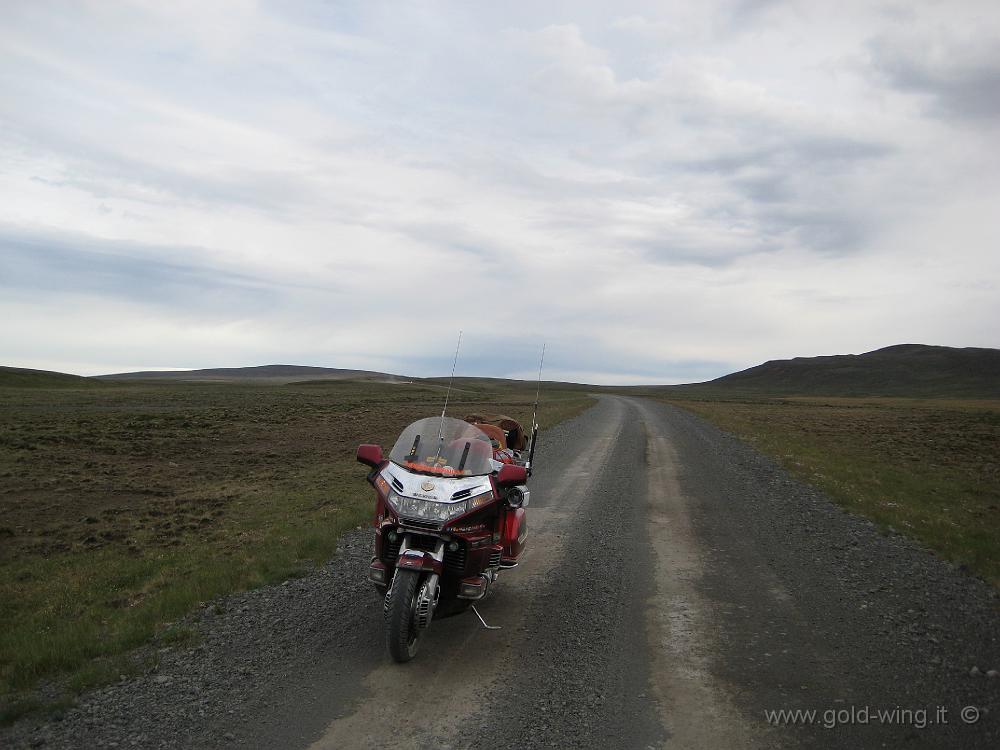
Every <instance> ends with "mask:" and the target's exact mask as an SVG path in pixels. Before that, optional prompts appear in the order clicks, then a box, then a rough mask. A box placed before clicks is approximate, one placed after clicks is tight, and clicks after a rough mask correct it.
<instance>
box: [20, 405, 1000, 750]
mask: <svg viewBox="0 0 1000 750" xmlns="http://www.w3.org/2000/svg"><path fill="white" fill-rule="evenodd" d="M537 463H538V466H539V470H538V473H537V474H536V476H535V478H534V479H533V480H532V505H531V507H530V509H529V514H530V515H529V523H530V532H531V540H530V545H531V546H530V552H529V553H527V555H526V558H525V559H524V561H523V563H522V565H521V567H520V568H518V569H517V570H515V571H511V572H509V573H508V574H505V576H504V577H503V578H502V579H501V585H500V586H499V587H498V589H497V591H496V592H495V594H494V595H493V596H492V597H491V598H490V599H489V600H487V601H486V602H484V603H483V604H482V606H481V607H480V611H481V612H482V614H483V616H484V617H485V618H486V620H487V621H488V622H490V623H491V624H494V625H500V626H502V628H503V629H502V630H499V631H486V630H483V629H482V628H481V627H480V626H479V625H478V622H477V621H476V620H475V619H474V616H473V615H472V614H471V613H469V614H467V615H461V616H459V617H454V618H449V619H445V620H442V621H439V622H436V623H435V624H434V625H433V626H432V628H431V629H430V631H429V632H428V635H427V637H426V639H425V641H424V643H423V644H422V646H421V653H420V655H419V656H418V657H417V659H416V660H415V661H414V662H412V663H410V664H408V665H403V666H399V665H395V664H392V663H390V662H389V661H388V658H387V657H386V655H385V654H384V646H383V642H382V631H381V622H380V609H379V603H378V601H377V600H376V598H375V596H374V594H373V592H371V591H370V590H369V588H368V585H367V584H366V583H365V582H364V580H363V577H364V573H365V568H366V566H367V560H368V549H369V541H368V533H369V532H358V533H356V534H352V535H351V536H350V538H348V539H346V540H345V542H344V549H343V554H342V555H341V556H340V557H339V558H338V559H337V560H335V561H332V562H331V563H330V564H329V565H327V566H326V567H324V568H323V570H321V571H319V572H318V573H317V574H315V575H313V576H311V577H309V578H306V579H303V580H300V581H295V582H291V583H289V584H287V585H285V586H279V587H275V588H272V589H268V590H263V591H257V592H252V593H250V594H245V595H241V596H238V597H232V598H231V599H229V600H227V601H226V602H225V603H224V604H223V606H222V607H221V608H220V609H221V610H223V611H222V612H221V613H215V611H214V609H209V610H206V611H205V612H203V613H202V614H201V616H199V617H198V618H195V622H196V623H197V624H198V627H199V628H200V629H202V631H203V632H204V633H205V640H204V642H203V644H202V645H201V646H200V648H199V650H198V651H196V652H192V651H176V652H168V653H164V654H163V655H162V660H161V666H160V671H159V673H158V674H156V675H150V676H148V677H144V678H142V679H139V680H132V681H126V682H123V683H121V684H120V685H116V686H113V687H111V688H108V689H106V690H104V691H101V692H100V693H97V694H95V695H93V696H91V697H90V698H89V699H87V700H85V701H84V702H83V703H82V705H81V706H80V708H79V709H76V710H73V711H70V712H69V713H68V714H67V715H66V717H65V719H64V720H63V721H61V722H58V723H54V724H51V725H48V726H45V727H41V728H37V729H35V728H32V727H30V726H27V725H25V726H21V727H17V728H16V729H15V730H14V732H13V733H11V734H9V735H8V736H7V737H6V738H5V737H4V736H3V735H0V744H2V743H3V742H10V743H12V744H15V745H18V744H28V743H29V742H30V741H44V742H45V743H46V745H47V746H54V747H76V746H81V747H82V746H88V747H89V746H100V745H108V744H109V743H111V742H117V743H119V745H118V746H120V747H129V746H137V747H139V746H141V747H160V746H168V747H192V746H193V747H215V746H234V747H262V748H264V747H268V748H270V747H301V748H305V747H313V748H345V747H372V748H376V747H377V748H409V747H425V746H438V747H452V748H460V747H461V748H464V747H486V746H500V747H517V748H526V747H595V748H598V747H601V748H603V747H629V748H631V747H639V748H645V747H679V748H686V747H771V746H788V747H795V746H800V745H801V746H810V747H811V746H822V747H878V746H883V744H884V745H885V746H890V747H892V746H897V745H905V746H907V747H963V748H968V747H995V746H998V744H1000V678H989V677H986V676H985V674H982V675H971V674H970V670H971V668H972V667H973V666H975V667H977V668H978V670H979V671H981V672H983V673H985V672H986V671H987V670H990V669H1000V641H998V638H1000V627H998V623H1000V617H998V600H997V597H996V594H995V593H994V592H993V591H992V590H991V589H990V588H989V587H987V586H986V585H985V584H983V583H982V582H980V581H978V580H976V579H973V578H970V577H968V576H964V575H962V574H960V573H959V572H957V571H956V570H954V569H953V568H952V567H951V566H949V565H947V564H944V563H942V562H940V561H939V560H937V559H936V558H934V557H933V556H931V555H929V554H928V553H927V552H925V551H922V550H920V549H918V548H916V547H915V546H913V545H912V544H910V543H909V542H907V541H905V540H903V539H902V538H900V537H898V536H888V537H886V536H882V535H880V534H879V533H878V532H877V530H875V529H874V528H873V527H872V526H871V525H870V524H868V523H867V522H865V521H862V520H860V519H857V518H854V517H852V516H849V515H847V514H845V513H843V512H841V511H840V510H838V509H837V508H836V507H834V506H832V505H831V504H830V503H829V502H828V501H827V500H826V499H825V498H823V497H822V496H820V495H818V494H817V493H815V492H814V491H812V490H810V489H809V488H806V487H803V486H802V485H800V484H798V483H796V482H794V481H793V480H791V479H789V478H788V477H787V476H786V475H785V474H784V473H783V472H781V471H780V470H779V469H778V468H776V467H775V466H774V465H773V464H772V463H771V462H769V461H767V460H766V459H763V458H761V457H760V456H758V455H757V454H755V453H754V452H753V451H751V450H750V449H748V448H746V447H745V446H743V445H742V444H740V443H738V442H737V441H735V440H734V439H732V438H731V437H729V436H726V435H724V434H722V433H720V432H719V431H718V430H716V429H714V428H713V427H711V426H709V425H707V424H706V423H705V422H703V421H701V420H699V419H698V418H696V417H693V416H691V415H689V414H686V413H684V412H681V411H678V410H675V409H672V408H670V407H666V406H662V405H657V404H653V403H650V402H644V401H640V400H631V399H621V398H610V397H608V398H602V399H601V402H600V404H599V405H598V406H597V407H595V408H594V409H592V410H590V411H589V412H587V413H586V414H584V415H582V416H581V417H579V418H577V419H575V420H573V421H572V422H569V423H566V424H564V425H562V426H560V427H559V428H556V429H554V430H552V431H551V432H550V433H548V434H547V435H546V442H545V443H544V445H543V447H542V449H540V453H539V456H538V462H537ZM362 473H363V472H362V471H360V470H359V476H360V475H361V474H362ZM965 707H973V708H974V709H975V710H977V711H979V716H980V718H979V720H978V721H977V722H975V723H972V724H967V723H965V722H964V721H963V720H962V718H961V716H960V712H961V710H962V709H963V708H965ZM782 709H787V710H795V709H802V710H814V711H816V715H815V718H814V719H813V721H812V722H811V723H808V722H807V723H801V722H800V723H798V724H797V725H796V726H781V725H778V724H780V722H778V723H776V722H773V721H772V722H769V721H768V720H767V713H766V712H768V711H772V710H782ZM894 709H897V710H896V711H895V713H893V710H894ZM942 709H943V711H944V712H943V713H942ZM879 710H881V711H886V712H888V713H886V714H884V715H883V716H882V718H881V720H880V719H879V718H877V717H878V715H877V714H875V712H876V711H879ZM852 716H853V719H851V718H850V717H852ZM873 716H874V717H875V718H873ZM971 716H972V712H968V713H967V714H966V717H967V718H968V717H971ZM865 718H867V722H863V719H865ZM942 720H944V721H946V723H944V721H942ZM922 724H923V725H924V726H921V725H922Z"/></svg>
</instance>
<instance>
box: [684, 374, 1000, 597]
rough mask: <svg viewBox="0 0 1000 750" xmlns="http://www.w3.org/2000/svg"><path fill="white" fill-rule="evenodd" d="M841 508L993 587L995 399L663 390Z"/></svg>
mask: <svg viewBox="0 0 1000 750" xmlns="http://www.w3.org/2000/svg"><path fill="white" fill-rule="evenodd" d="M665 400H667V401H668V402H669V403H673V404H674V405H676V406H679V407H681V408H684V409H687V410H689V411H692V412H694V413H696V414H698V415H699V416H702V417H705V418H706V419H708V420H709V421H711V422H713V423H714V424H716V425H718V426H719V427H722V428H723V429H725V430H727V431H729V432H731V433H733V434H735V435H737V436H738V437H740V438H741V439H742V440H744V441H746V442H748V443H749V444H751V445H752V446H753V447H755V448H756V449H757V450H759V451H760V452H762V453H764V454H766V455H769V456H771V457H772V458H775V459H777V460H778V461H780V462H781V464H782V465H783V466H784V467H785V468H786V469H788V470H789V471H790V472H791V473H792V474H794V475H796V476H797V477H799V478H800V479H803V480H805V481H807V482H809V483H811V484H813V485H815V486H817V487H819V488H820V489H822V490H823V491H824V492H826V494H827V495H828V496H829V497H830V498H831V499H833V500H834V501H835V502H837V503H839V504H840V505H841V506H843V507H844V508H846V509H847V510H849V511H851V512H852V513H856V514H859V515H862V516H865V517H867V518H870V519H871V520H873V521H875V522H877V523H878V524H879V525H880V527H881V528H882V529H883V531H884V532H885V533H894V532H898V533H901V534H904V535H905V536H909V537H911V538H914V539H916V540H918V541H919V542H921V543H922V544H924V545H926V546H927V547H928V548H929V549H930V550H933V551H934V552H935V553H937V554H939V555H941V556H942V557H944V558H945V559H947V560H950V561H952V562H954V563H955V564H957V565H959V566H960V567H962V568H963V569H965V570H968V571H970V572H972V573H975V574H978V575H980V576H982V577H983V578H985V579H986V580H988V581H989V582H990V583H992V584H993V585H994V586H1000V541H998V540H1000V401H997V400H962V399H944V398H938V399H919V398H850V397H831V396H825V397H824V396H792V397H784V398H777V397H773V398H768V397H760V396H742V397H741V396H739V395H734V394H728V395H722V394H713V395H705V396H702V397H699V396H698V395H696V394H695V393H692V394H690V395H687V396H685V397H683V398H678V397H677V396H676V395H674V396H670V397H668V398H666V399H665Z"/></svg>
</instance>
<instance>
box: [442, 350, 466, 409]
mask: <svg viewBox="0 0 1000 750" xmlns="http://www.w3.org/2000/svg"><path fill="white" fill-rule="evenodd" d="M461 348H462V332H461V331H459V332H458V345H457V346H456V347H455V359H454V361H453V362H452V363H451V377H450V378H448V392H447V393H446V394H445V396H444V408H443V409H442V410H441V419H442V420H443V419H444V413H445V412H446V411H448V399H449V398H451V384H452V383H453V382H455V367H456V366H457V365H458V350H459V349H461ZM441 425H442V428H443V426H444V422H442V423H441Z"/></svg>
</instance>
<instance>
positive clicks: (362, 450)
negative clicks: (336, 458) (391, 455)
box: [358, 443, 384, 469]
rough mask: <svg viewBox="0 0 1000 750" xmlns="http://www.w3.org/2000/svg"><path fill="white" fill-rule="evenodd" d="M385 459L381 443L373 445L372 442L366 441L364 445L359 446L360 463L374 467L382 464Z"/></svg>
mask: <svg viewBox="0 0 1000 750" xmlns="http://www.w3.org/2000/svg"><path fill="white" fill-rule="evenodd" d="M383 460H384V459H383V458H382V446H381V445H371V444H370V443H365V444H364V445H360V446H358V461H359V462H360V463H363V464H366V465H367V466H371V467H372V468H373V469H374V468H375V467H376V466H379V465H381V463H382V461H383Z"/></svg>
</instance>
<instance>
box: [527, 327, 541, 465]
mask: <svg viewBox="0 0 1000 750" xmlns="http://www.w3.org/2000/svg"><path fill="white" fill-rule="evenodd" d="M544 363H545V342H542V358H541V359H540V360H539V361H538V386H537V387H536V388H535V408H534V410H533V411H532V412H531V447H530V448H529V449H528V467H527V468H528V476H531V464H532V463H533V462H534V460H535V443H536V442H538V397H539V396H540V395H541V393H542V365H543V364H544Z"/></svg>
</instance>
